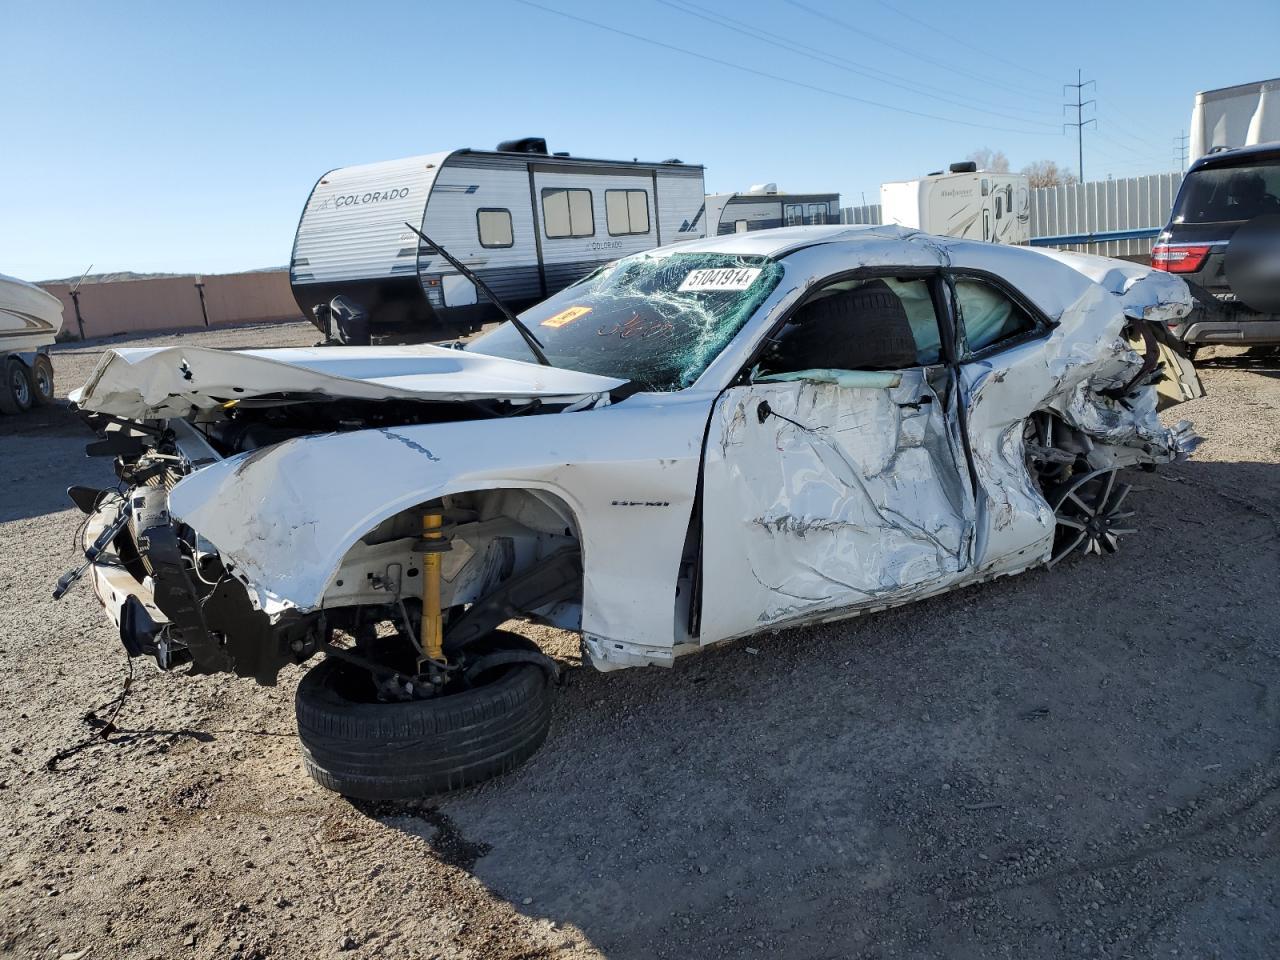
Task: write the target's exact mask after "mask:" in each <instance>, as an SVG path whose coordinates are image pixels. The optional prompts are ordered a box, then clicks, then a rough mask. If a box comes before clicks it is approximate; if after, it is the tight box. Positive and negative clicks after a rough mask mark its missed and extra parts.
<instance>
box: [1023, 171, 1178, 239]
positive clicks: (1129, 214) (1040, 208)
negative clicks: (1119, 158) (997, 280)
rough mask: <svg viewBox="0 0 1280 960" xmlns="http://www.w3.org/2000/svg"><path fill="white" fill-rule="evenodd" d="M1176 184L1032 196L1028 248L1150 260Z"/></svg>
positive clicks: (1144, 181) (1075, 188)
mask: <svg viewBox="0 0 1280 960" xmlns="http://www.w3.org/2000/svg"><path fill="white" fill-rule="evenodd" d="M1181 183H1182V174H1181V173H1157V174H1152V175H1150V176H1145V177H1125V178H1124V179H1123V180H1095V181H1093V182H1091V183H1073V184H1070V185H1069V186H1065V187H1040V188H1039V189H1036V190H1032V191H1031V243H1032V245H1033V246H1041V247H1058V248H1059V249H1062V250H1078V251H1081V252H1084V253H1097V254H1101V255H1102V256H1105V257H1147V256H1150V255H1151V242H1152V240H1153V238H1154V237H1155V235H1156V234H1157V233H1158V232H1159V231H1160V228H1161V227H1163V226H1164V225H1165V224H1166V223H1168V222H1169V211H1171V210H1172V209H1173V198H1174V197H1176V196H1177V195H1178V187H1179V185H1180V184H1181Z"/></svg>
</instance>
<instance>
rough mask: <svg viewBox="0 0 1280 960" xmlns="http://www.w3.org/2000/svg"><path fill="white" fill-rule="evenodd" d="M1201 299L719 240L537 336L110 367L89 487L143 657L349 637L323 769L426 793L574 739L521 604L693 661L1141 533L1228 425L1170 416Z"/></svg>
mask: <svg viewBox="0 0 1280 960" xmlns="http://www.w3.org/2000/svg"><path fill="white" fill-rule="evenodd" d="M1190 308H1191V298H1190V295H1189V293H1188V291H1187V288H1186V286H1185V285H1184V284H1183V283H1182V282H1181V281H1180V280H1179V279H1178V278H1176V277H1173V276H1171V275H1169V274H1167V273H1163V272H1160V271H1152V270H1149V269H1147V268H1145V267H1140V266H1137V265H1134V264H1130V263H1124V262H1120V261H1113V260H1104V259H1100V258H1093V257H1084V256H1076V255H1070V254H1061V253H1050V252H1045V251H1041V250H1033V249H1027V248H1017V247H1009V246H998V245H993V244H983V243H974V242H967V241H960V240H952V239H945V238H939V237H932V236H928V235H925V234H921V233H918V232H914V231H909V230H905V229H902V228H895V227H853V228H850V227H811V228H794V229H783V230H771V231H761V232H756V233H750V234H735V235H731V236H723V237H716V238H713V239H708V240H704V241H694V242H688V243H683V244H680V245H679V246H677V247H668V248H663V249H658V250H653V251H649V252H647V253H642V254H638V255H636V256H632V257H627V258H625V259H623V260H620V261H617V262H616V263H613V264H610V265H609V266H606V267H604V268H602V269H601V270H599V271H597V272H596V273H594V274H592V275H591V276H589V277H587V278H585V279H584V280H582V281H580V282H578V283H576V284H575V285H573V286H571V287H569V288H567V289H566V290H564V291H563V292H561V293H560V294H558V295H556V296H555V297H553V298H551V299H550V300H548V301H546V302H544V303H542V304H541V305H539V306H536V307H534V308H533V309H531V310H528V311H527V312H525V313H524V314H522V316H521V319H522V320H523V325H524V328H525V330H526V331H527V332H528V333H531V334H532V337H533V338H536V339H534V341H533V344H532V345H531V344H530V342H529V340H528V339H527V338H526V336H525V334H523V333H522V332H521V329H520V326H519V325H518V324H512V323H508V324H505V325H503V326H501V327H499V328H497V329H496V330H495V331H493V332H491V333H488V334H487V335H484V336H482V337H480V338H479V339H477V340H475V341H473V342H472V343H470V344H469V345H467V346H466V348H465V349H449V348H445V347H434V346H424V347H395V348H377V347H372V348H317V349H301V350H265V351H244V352H238V353H231V352H221V351H216V350H208V349H201V348H197V347H186V346H180V347H170V348H164V349H155V350H116V351H111V352H109V353H108V354H107V355H106V356H105V357H104V359H103V361H102V362H101V363H100V365H99V366H98V368H97V369H96V370H95V371H94V373H93V375H92V377H91V378H90V379H89V381H88V383H86V384H85V385H84V387H83V388H81V390H80V391H78V393H77V394H75V395H74V396H73V400H74V402H75V403H76V404H77V405H78V407H79V409H80V410H81V411H82V413H83V415H84V416H85V417H86V418H87V419H88V420H89V422H90V423H91V425H93V426H94V427H95V428H97V429H98V430H99V431H100V432H101V433H102V435H103V439H101V440H99V441H97V442H96V443H95V444H94V445H93V447H92V449H93V451H94V452H98V453H108V454H112V455H114V456H115V457H116V458H117V459H116V463H117V468H118V472H119V475H120V480H121V486H120V489H119V490H118V491H115V490H112V491H97V490H88V489H85V488H73V490H72V491H71V492H72V496H73V499H75V500H76V502H77V503H78V504H79V505H80V506H81V508H82V509H84V510H85V511H86V512H87V513H90V514H92V517H91V519H90V522H89V523H88V526H87V532H86V534H85V548H86V563H87V569H88V570H89V572H91V575H92V580H93V584H94V588H95V590H96V591H97V594H98V596H99V597H100V598H101V600H102V603H103V605H104V606H105V608H106V609H107V611H108V613H109V614H110V616H111V618H112V619H113V620H114V621H115V622H116V623H117V624H118V625H119V627H120V633H121V638H122V639H123V641H124V645H125V646H126V648H127V649H128V651H129V653H130V654H131V655H135V656H136V655H139V654H150V655H153V656H155V657H156V659H157V660H158V661H159V663H160V664H161V666H162V667H166V668H168V667H172V666H176V665H179V664H183V663H190V664H191V669H192V670H193V672H197V673H203V672H214V671H232V672H234V673H236V674H239V675H241V676H246V677H254V678H256V679H257V680H258V681H259V682H261V683H273V682H274V681H275V678H276V674H277V672H278V671H279V670H280V668H281V667H282V666H283V665H285V664H289V663H301V662H303V661H305V660H308V659H309V658H311V657H313V656H314V655H316V654H324V655H325V656H324V658H323V659H322V661H321V662H320V663H319V664H318V665H317V666H315V667H314V668H313V669H312V670H311V671H310V672H309V673H308V674H307V675H306V676H305V677H304V678H303V680H302V682H301V685H300V687H299V690H298V698H297V714H298V724H299V732H300V736H301V738H302V743H303V748H304V756H305V758H306V762H307V766H308V769H309V770H310V771H311V773H312V774H313V775H314V776H315V777H316V779H317V780H318V781H319V782H321V783H322V784H325V785H326V786H329V787H331V788H333V789H336V790H339V791H341V792H343V793H347V794H349V795H354V796H358V797H369V798H392V797H405V796H414V795H419V794H422V793H426V792H431V791H438V790H442V789H448V788H453V787H457V786H462V785H465V784H468V783H473V782H476V781H478V780H480V779H483V778H485V777H488V776H492V775H494V774H495V773H498V772H501V771H503V770H507V769H510V768H511V767H512V766H514V765H515V764H517V763H519V762H520V761H521V760H522V759H524V758H525V757H527V756H528V755H529V754H531V753H532V752H533V751H534V750H535V749H537V747H538V745H539V744H540V743H541V741H542V740H543V738H544V737H545V735H546V731H547V727H548V723H549V717H550V700H551V697H552V694H553V691H554V684H553V683H552V679H553V675H554V673H555V665H554V663H552V662H551V661H549V660H548V659H547V658H545V657H544V656H543V655H542V654H540V653H539V652H538V651H537V649H536V647H534V646H533V645H531V644H529V643H527V642H526V641H523V640H522V639H521V638H519V637H517V636H515V635H514V634H511V633H508V632H504V631H502V630H501V629H500V627H501V625H502V624H503V623H504V622H505V621H507V620H510V619H512V618H528V619H532V620H535V621H541V622H546V623H551V624H555V625H558V626H560V627H563V628H566V629H569V630H575V631H578V632H579V633H580V634H581V637H582V647H583V651H584V654H585V656H586V658H588V659H589V660H590V662H591V663H592V664H594V665H595V666H596V667H597V668H599V669H601V670H614V669H617V668H620V667H629V666H642V665H659V666H670V665H671V664H672V662H673V661H674V660H675V658H677V657H680V656H683V655H685V654H689V653H693V652H695V651H697V650H699V649H701V648H702V647H705V646H708V645H710V644H714V643H719V642H721V641H725V640H730V639H733V638H736V637H745V636H749V635H751V634H755V633H759V632H761V631H765V630H773V629H776V628H779V627H784V626H792V625H795V624H803V623H812V622H816V621H823V620H832V619H836V618H841V617H850V616H853V615H856V614H860V613H866V612H870V611H874V610H879V609H883V608H885V607H889V606H893V605H896V604H902V603H907V602H909V601H912V600H917V599H920V598H922V597H928V596H933V595H936V594H939V593H942V592H944V591H947V590H951V589H953V588H955V587H960V586H964V585H966V584H970V583H976V582H979V581H982V580H987V579H990V578H993V577H1000V576H1005V575H1008V574H1012V573H1017V572H1019V571H1021V570H1025V569H1027V568H1029V567H1034V566H1037V565H1040V564H1046V563H1050V564H1052V563H1056V562H1057V561H1059V560H1060V559H1062V558H1063V557H1064V556H1066V555H1068V554H1070V553H1072V552H1073V551H1076V552H1095V553H1106V552H1108V551H1112V550H1114V549H1115V548H1116V545H1117V542H1118V538H1119V537H1120V536H1121V535H1122V534H1125V533H1129V532H1131V531H1132V529H1133V527H1132V519H1131V517H1132V514H1131V512H1130V511H1129V510H1128V509H1127V507H1126V505H1125V502H1124V501H1125V493H1126V492H1127V489H1128V488H1127V486H1126V485H1125V484H1124V483H1123V482H1122V481H1121V480H1119V479H1117V473H1118V471H1120V470H1122V469H1124V468H1126V467H1132V466H1143V465H1151V464H1159V463H1162V462H1168V461H1173V460H1178V459H1181V458H1183V457H1185V456H1186V455H1187V454H1188V453H1189V452H1190V450H1191V449H1192V448H1193V447H1194V445H1195V443H1196V442H1197V438H1196V436H1195V434H1194V433H1193V432H1192V431H1191V428H1190V425H1189V424H1187V423H1185V422H1183V423H1179V424H1178V425H1177V426H1176V427H1174V428H1173V429H1167V428H1165V427H1164V426H1162V425H1161V422H1160V420H1159V419H1158V417H1157V410H1158V409H1160V408H1162V407H1163V406H1166V405H1167V404H1169V403H1173V402H1178V401H1181V400H1185V399H1189V398H1192V397H1195V396H1198V395H1199V394H1200V385H1199V382H1198V380H1197V378H1196V374H1195V371H1194V369H1193V368H1192V366H1191V364H1190V363H1189V362H1188V361H1187V360H1186V359H1185V357H1183V356H1181V355H1180V354H1179V353H1177V352H1176V351H1175V350H1174V349H1173V348H1172V347H1171V343H1172V341H1171V339H1170V337H1169V335H1168V333H1167V331H1166V327H1165V324H1166V322H1168V321H1171V320H1176V319H1178V318H1180V317H1182V316H1184V315H1185V314H1186V313H1187V312H1188V311H1189V310H1190ZM535 347H536V348H537V349H535ZM535 354H540V355H541V357H542V359H545V360H546V361H547V363H545V364H544V363H542V362H541V361H540V359H539V357H538V356H535ZM71 579H72V576H71V575H69V576H68V577H67V578H64V581H63V583H62V584H61V585H60V587H59V589H60V590H63V591H64V590H65V589H66V587H67V586H68V585H69V583H70V582H71Z"/></svg>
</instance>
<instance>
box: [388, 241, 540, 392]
mask: <svg viewBox="0 0 1280 960" xmlns="http://www.w3.org/2000/svg"><path fill="white" fill-rule="evenodd" d="M404 225H405V226H406V227H408V228H409V229H410V230H412V231H413V232H414V233H416V234H417V235H418V236H420V237H421V238H422V239H423V241H424V242H426V243H427V244H429V245H430V246H432V247H435V250H436V252H437V253H438V254H440V256H442V257H444V258H445V259H446V260H448V261H449V262H450V263H451V264H453V266H454V267H455V268H456V269H457V271H458V272H459V273H460V274H462V275H463V276H464V277H466V278H467V279H468V280H470V281H471V282H472V283H474V284H475V285H476V286H477V287H479V288H480V291H481V292H482V293H483V294H484V295H485V296H486V297H488V298H489V302H490V303H492V304H493V305H494V306H495V307H497V308H498V309H499V310H501V311H502V315H503V316H504V317H506V318H507V319H508V320H510V321H511V323H512V325H514V326H515V328H516V329H517V330H519V331H520V336H522V337H524V342H525V343H527V344H528V345H529V349H530V350H531V351H532V352H533V355H534V356H535V357H537V358H538V362H539V363H540V364H542V365H543V366H544V367H549V366H551V361H550V360H548V359H547V355H546V354H545V353H543V352H542V344H541V342H539V340H538V338H537V337H535V336H534V335H533V332H532V331H531V330H530V329H529V328H528V327H526V326H525V325H524V323H523V322H522V321H521V319H520V318H519V317H517V316H516V315H515V313H514V312H513V311H512V309H511V308H510V307H508V306H507V305H506V304H505V303H503V302H502V301H501V300H499V299H498V295H497V294H495V293H494V292H493V291H492V290H490V289H489V285H488V284H487V283H485V282H484V281H483V280H481V279H480V278H479V277H477V276H476V275H475V273H474V272H473V271H472V270H471V268H470V267H468V266H467V265H466V264H464V263H463V262H462V261H461V260H458V259H457V258H456V257H454V255H453V254H451V253H450V252H449V251H448V250H446V249H445V248H444V247H442V246H440V244H438V243H436V242H435V241H434V240H432V239H431V238H430V237H428V236H427V235H426V234H425V233H423V232H422V231H421V230H419V229H418V228H417V227H415V226H414V225H413V224H412V223H410V222H409V221H408V220H406V221H405V222H404Z"/></svg>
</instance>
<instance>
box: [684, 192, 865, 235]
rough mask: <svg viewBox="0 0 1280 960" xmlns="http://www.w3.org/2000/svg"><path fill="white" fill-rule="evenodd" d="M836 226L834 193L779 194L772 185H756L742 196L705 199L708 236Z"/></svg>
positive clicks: (837, 205)
mask: <svg viewBox="0 0 1280 960" xmlns="http://www.w3.org/2000/svg"><path fill="white" fill-rule="evenodd" d="M839 222H840V194H838V193H779V192H778V185H777V184H776V183H757V184H755V185H754V186H753V187H752V188H751V189H750V190H748V191H747V192H746V193H713V194H709V195H708V196H707V235H708V236H717V235H719V234H724V233H747V232H748V231H750V230H768V229H770V228H772V227H800V226H806V225H814V224H817V225H821V224H826V223H839Z"/></svg>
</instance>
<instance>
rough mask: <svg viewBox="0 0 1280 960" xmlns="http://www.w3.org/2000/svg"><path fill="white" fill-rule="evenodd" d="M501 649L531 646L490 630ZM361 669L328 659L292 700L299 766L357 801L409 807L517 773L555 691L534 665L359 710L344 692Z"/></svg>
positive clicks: (536, 743) (543, 725)
mask: <svg viewBox="0 0 1280 960" xmlns="http://www.w3.org/2000/svg"><path fill="white" fill-rule="evenodd" d="M493 640H495V641H497V642H499V643H503V642H504V641H505V645H507V646H523V645H525V644H527V643H528V641H527V640H525V639H524V638H523V637H519V636H516V635H515V634H502V633H501V632H499V633H497V634H496V635H495V636H494V637H493ZM359 672H360V668H359V667H354V666H352V665H351V664H348V663H345V662H343V661H342V660H338V659H336V658H332V657H330V658H328V659H326V660H324V661H322V662H321V663H319V664H317V665H316V666H314V667H312V668H311V670H310V671H308V673H307V674H306V676H304V677H303V678H302V682H301V683H299V684H298V693H297V696H296V697H295V701H294V704H295V712H296V715H297V719H298V739H299V741H300V742H301V745H302V762H303V765H304V766H305V767H306V770H307V773H309V774H310V775H311V777H312V779H313V780H315V781H316V783H318V784H320V786H322V787H325V788H326V789H329V790H333V791H334V792H335V793H340V794H342V795H343V796H347V797H356V798H359V799H362V800H411V799H413V798H415V797H422V796H426V795H428V794H433V793H444V792H446V791H449V790H458V789H460V788H462V787H466V786H471V785H472V784H476V783H480V782H481V781H484V780H488V779H490V778H491V777H496V776H498V775H500V774H503V773H508V772H510V771H511V770H514V769H515V768H516V767H517V766H519V765H520V764H521V763H523V762H524V761H525V760H527V759H528V758H529V757H530V756H532V755H533V753H534V752H535V751H536V750H537V749H538V747H540V746H541V745H542V742H543V741H544V740H545V739H546V738H547V730H548V728H549V727H550V725H551V702H552V699H553V696H554V693H555V688H554V684H553V683H552V681H551V679H550V677H549V676H548V675H547V673H546V671H544V670H542V669H541V668H539V667H537V666H535V665H534V664H528V663H520V664H515V665H513V666H511V667H509V668H507V669H506V670H504V671H502V672H500V673H497V672H495V675H494V678H493V680H492V681H491V682H489V683H486V684H484V685H482V686H479V687H476V688H473V689H471V690H466V691H463V692H460V693H455V694H450V695H447V696H442V697H437V698H435V699H433V700H415V701H411V702H408V703H363V702H359V701H358V700H355V699H352V698H350V697H348V696H346V695H344V694H343V692H342V687H343V685H344V678H345V680H346V681H347V682H349V681H350V680H351V678H352V677H353V676H356V675H357V674H358V673H359Z"/></svg>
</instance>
